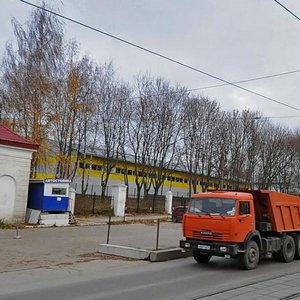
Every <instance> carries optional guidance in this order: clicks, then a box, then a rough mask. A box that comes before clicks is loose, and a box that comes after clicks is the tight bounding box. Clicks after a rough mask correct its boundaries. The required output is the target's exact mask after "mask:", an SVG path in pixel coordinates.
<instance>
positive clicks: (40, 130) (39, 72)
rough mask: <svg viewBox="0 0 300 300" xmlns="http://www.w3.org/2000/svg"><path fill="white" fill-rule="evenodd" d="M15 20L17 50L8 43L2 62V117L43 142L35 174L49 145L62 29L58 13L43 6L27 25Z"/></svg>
mask: <svg viewBox="0 0 300 300" xmlns="http://www.w3.org/2000/svg"><path fill="white" fill-rule="evenodd" d="M12 23H13V27H14V33H15V38H16V42H17V50H16V51H15V50H14V48H13V46H12V44H11V43H8V44H7V46H6V53H5V56H4V59H3V63H2V80H1V86H0V88H1V98H2V99H3V102H2V110H3V112H4V116H3V117H4V118H7V119H9V120H10V124H11V126H12V127H13V129H15V130H17V131H19V132H21V133H22V134H24V135H25V137H26V138H28V139H30V140H32V141H35V142H37V143H39V144H40V150H39V152H38V153H37V154H35V155H34V158H33V160H32V166H31V175H34V173H35V172H36V167H37V160H38V158H39V157H40V156H41V155H42V153H44V152H45V150H46V149H47V137H48V133H49V130H50V128H51V123H52V110H51V101H49V96H50V93H51V86H52V75H53V73H54V72H55V70H56V67H57V65H56V64H57V59H58V58H59V57H60V55H61V50H62V45H63V42H62V38H63V30H62V25H61V23H60V22H59V20H58V19H57V17H55V16H54V15H51V14H48V13H47V12H45V11H43V10H34V11H33V13H32V15H31V19H30V20H29V22H28V23H27V24H26V26H24V27H23V26H22V25H21V24H19V23H18V22H17V21H16V20H13V21H12Z"/></svg>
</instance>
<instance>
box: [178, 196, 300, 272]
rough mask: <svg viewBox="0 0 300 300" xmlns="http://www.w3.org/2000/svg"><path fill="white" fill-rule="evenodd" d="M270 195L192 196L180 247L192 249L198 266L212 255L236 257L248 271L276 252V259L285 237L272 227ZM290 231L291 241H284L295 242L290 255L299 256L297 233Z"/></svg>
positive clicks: (184, 218)
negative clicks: (260, 260)
mask: <svg viewBox="0 0 300 300" xmlns="http://www.w3.org/2000/svg"><path fill="white" fill-rule="evenodd" d="M271 195H272V197H271V196H270V192H269V191H266V193H264V192H263V191H253V192H251V191H247V192H239V191H213V192H206V193H199V194H195V195H193V197H192V199H191V201H190V205H189V207H188V210H187V213H186V214H185V215H184V217H183V227H182V229H183V236H184V237H185V239H184V240H181V241H180V247H182V248H184V249H188V250H191V251H192V254H193V256H194V258H195V260H196V261H197V262H199V263H206V262H208V261H209V260H210V258H211V257H212V256H223V257H226V258H238V259H239V261H240V265H241V267H242V268H244V269H248V270H249V269H253V268H255V267H256V266H257V264H258V262H259V259H260V258H261V257H263V256H265V255H267V254H269V253H275V256H276V253H277V255H278V257H279V256H280V255H279V254H278V253H280V251H281V252H282V251H284V250H282V248H283V245H284V241H285V240H286V238H285V237H286V235H287V234H286V233H285V232H283V231H282V232H280V231H279V232H278V230H277V228H276V226H275V225H276V224H274V218H273V217H272V207H273V206H272V205H271V204H270V200H272V199H273V198H274V197H275V196H274V195H273V194H272V193H271ZM282 195H284V194H282ZM297 198H298V200H299V199H300V198H299V197H297ZM281 199H282V200H283V198H281ZM282 200H281V201H282ZM299 206H300V202H299ZM292 232H293V235H294V236H293V239H292V240H293V241H292V242H291V241H290V238H287V239H288V240H289V242H290V243H293V242H294V247H293V246H292V248H294V251H293V252H294V254H293V253H290V254H289V255H290V256H293V255H294V256H295V253H296V254H297V253H298V252H299V255H300V245H299V246H297V245H296V242H297V243H298V244H300V242H298V240H296V239H295V236H297V239H299V234H298V231H297V229H296V230H295V231H292ZM296 246H297V247H296ZM288 248H289V247H288ZM281 257H282V253H281Z"/></svg>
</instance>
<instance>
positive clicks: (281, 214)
mask: <svg viewBox="0 0 300 300" xmlns="http://www.w3.org/2000/svg"><path fill="white" fill-rule="evenodd" d="M251 193H252V194H253V197H254V205H255V211H256V220H257V221H259V222H270V223H271V224H272V230H273V231H277V232H289V231H300V197H298V196H293V195H288V194H283V193H278V192H273V191H267V190H259V191H252V192H251Z"/></svg>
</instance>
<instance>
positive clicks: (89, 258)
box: [77, 252, 137, 262]
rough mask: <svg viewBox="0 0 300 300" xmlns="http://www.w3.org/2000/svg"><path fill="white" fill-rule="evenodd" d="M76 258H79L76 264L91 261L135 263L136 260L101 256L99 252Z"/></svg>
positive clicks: (115, 256)
mask: <svg viewBox="0 0 300 300" xmlns="http://www.w3.org/2000/svg"><path fill="white" fill-rule="evenodd" d="M78 257H79V260H78V261H77V262H90V261H93V260H124V261H136V260H137V259H134V258H127V257H122V256H117V255H108V254H102V253H99V252H93V253H85V254H80V255H78Z"/></svg>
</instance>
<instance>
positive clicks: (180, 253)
mask: <svg viewBox="0 0 300 300" xmlns="http://www.w3.org/2000/svg"><path fill="white" fill-rule="evenodd" d="M189 256H191V252H187V251H184V250H183V249H181V248H173V249H164V250H156V251H151V252H150V257H149V259H150V261H152V262H158V261H166V260H171V259H178V258H184V257H189Z"/></svg>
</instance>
